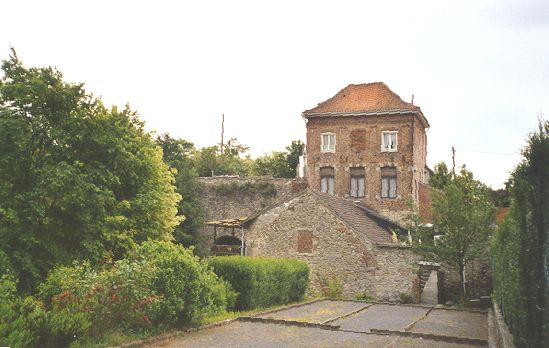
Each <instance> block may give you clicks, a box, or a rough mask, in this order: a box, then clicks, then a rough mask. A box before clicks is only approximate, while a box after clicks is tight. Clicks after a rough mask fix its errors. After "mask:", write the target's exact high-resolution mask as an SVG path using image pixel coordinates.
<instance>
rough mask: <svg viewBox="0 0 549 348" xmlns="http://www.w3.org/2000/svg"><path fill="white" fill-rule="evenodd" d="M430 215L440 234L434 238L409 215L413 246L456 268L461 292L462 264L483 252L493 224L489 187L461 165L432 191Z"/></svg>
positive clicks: (424, 253)
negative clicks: (437, 188)
mask: <svg viewBox="0 0 549 348" xmlns="http://www.w3.org/2000/svg"><path fill="white" fill-rule="evenodd" d="M432 217H433V226H434V228H435V230H436V231H438V233H440V234H441V237H440V239H438V240H437V242H435V240H434V238H433V237H434V235H433V229H432V228H427V227H425V226H422V225H421V224H420V223H419V221H420V220H419V219H418V218H417V217H416V218H413V217H412V218H410V221H412V222H413V223H412V224H411V226H410V228H411V230H412V233H413V234H414V238H413V240H414V243H413V250H415V251H416V252H418V253H419V254H420V255H422V256H424V257H426V258H428V259H430V260H433V261H438V262H444V263H445V264H447V265H448V266H450V267H453V268H454V269H456V270H457V271H458V272H459V276H460V283H461V291H462V296H465V295H466V293H465V283H464V273H463V272H464V270H465V267H466V266H467V264H468V263H469V262H471V261H472V260H475V259H476V258H478V257H479V256H482V255H484V254H485V253H486V251H487V249H488V241H489V239H490V236H491V234H492V230H493V226H494V206H493V204H492V201H491V199H490V189H489V188H488V187H487V186H486V185H484V184H483V183H481V182H480V181H478V180H475V179H474V178H473V174H472V173H471V172H469V171H467V170H466V169H465V167H462V168H461V171H460V172H459V173H457V174H456V175H455V177H450V178H449V181H448V183H447V184H446V185H445V186H443V187H442V188H441V189H440V190H434V191H433V192H432Z"/></svg>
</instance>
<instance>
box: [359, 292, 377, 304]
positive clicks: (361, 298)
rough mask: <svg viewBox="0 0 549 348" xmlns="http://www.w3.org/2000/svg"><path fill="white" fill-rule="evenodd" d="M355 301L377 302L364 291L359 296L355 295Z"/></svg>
mask: <svg viewBox="0 0 549 348" xmlns="http://www.w3.org/2000/svg"><path fill="white" fill-rule="evenodd" d="M355 299H356V300H359V301H368V302H376V301H377V299H376V298H375V297H374V296H372V295H370V294H369V293H368V292H366V291H364V292H363V293H361V294H358V295H356V296H355Z"/></svg>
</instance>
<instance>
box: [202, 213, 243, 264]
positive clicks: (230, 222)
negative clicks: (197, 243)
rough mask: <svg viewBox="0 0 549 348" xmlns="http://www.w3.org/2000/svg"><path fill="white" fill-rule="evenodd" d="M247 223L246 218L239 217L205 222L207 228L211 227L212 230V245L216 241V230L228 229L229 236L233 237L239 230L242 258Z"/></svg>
mask: <svg viewBox="0 0 549 348" xmlns="http://www.w3.org/2000/svg"><path fill="white" fill-rule="evenodd" d="M248 221H249V219H248V217H241V218H237V219H223V220H216V221H208V222H206V225H207V226H211V227H213V228H214V245H215V241H216V240H217V228H218V227H222V228H230V229H231V230H232V231H231V235H232V236H233V237H235V234H236V231H237V230H239V231H240V232H241V236H242V237H241V242H242V243H241V245H240V255H242V256H244V237H245V228H244V226H245V224H246V223H247V222H248Z"/></svg>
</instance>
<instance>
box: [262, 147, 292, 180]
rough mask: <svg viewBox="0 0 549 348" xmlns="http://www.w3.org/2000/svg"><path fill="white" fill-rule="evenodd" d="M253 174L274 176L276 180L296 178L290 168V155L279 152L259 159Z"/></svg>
mask: <svg viewBox="0 0 549 348" xmlns="http://www.w3.org/2000/svg"><path fill="white" fill-rule="evenodd" d="M294 172H295V171H294ZM253 174H254V175H272V176H273V177H275V178H292V177H294V176H295V174H293V173H292V170H291V169H290V167H289V166H288V154H287V153H286V152H277V151H273V152H271V153H270V154H267V155H263V156H259V157H257V158H256V159H255V161H254V169H253Z"/></svg>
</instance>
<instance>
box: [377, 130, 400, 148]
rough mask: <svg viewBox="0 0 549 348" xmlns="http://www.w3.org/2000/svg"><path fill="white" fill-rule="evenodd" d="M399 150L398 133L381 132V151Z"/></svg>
mask: <svg viewBox="0 0 549 348" xmlns="http://www.w3.org/2000/svg"><path fill="white" fill-rule="evenodd" d="M397 150H398V131H383V132H381V151H382V152H396V151H397Z"/></svg>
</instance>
